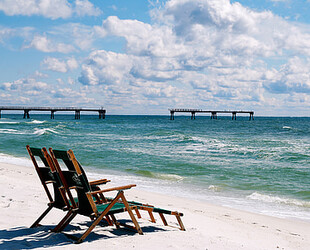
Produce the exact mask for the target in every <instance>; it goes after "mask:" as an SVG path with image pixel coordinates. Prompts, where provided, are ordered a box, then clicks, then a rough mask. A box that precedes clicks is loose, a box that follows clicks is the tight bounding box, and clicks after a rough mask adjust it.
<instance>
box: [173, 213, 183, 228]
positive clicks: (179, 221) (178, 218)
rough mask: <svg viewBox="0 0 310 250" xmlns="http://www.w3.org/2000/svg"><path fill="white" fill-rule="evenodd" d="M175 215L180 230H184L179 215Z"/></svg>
mask: <svg viewBox="0 0 310 250" xmlns="http://www.w3.org/2000/svg"><path fill="white" fill-rule="evenodd" d="M175 217H177V220H178V223H179V225H180V229H181V230H182V231H185V227H184V225H183V222H182V220H181V217H180V215H176V216H175Z"/></svg>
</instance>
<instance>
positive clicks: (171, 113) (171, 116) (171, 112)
mask: <svg viewBox="0 0 310 250" xmlns="http://www.w3.org/2000/svg"><path fill="white" fill-rule="evenodd" d="M170 120H174V112H173V111H170Z"/></svg>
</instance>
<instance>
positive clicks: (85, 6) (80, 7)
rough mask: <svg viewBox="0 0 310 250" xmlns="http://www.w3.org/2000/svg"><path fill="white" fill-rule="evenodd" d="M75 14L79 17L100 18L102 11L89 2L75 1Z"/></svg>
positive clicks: (84, 0) (83, 0)
mask: <svg viewBox="0 0 310 250" xmlns="http://www.w3.org/2000/svg"><path fill="white" fill-rule="evenodd" d="M75 12H76V13H77V15H78V16H99V15H101V14H102V11H101V10H100V9H99V8H96V7H94V5H93V4H92V3H91V2H89V1H88V0H76V1H75Z"/></svg>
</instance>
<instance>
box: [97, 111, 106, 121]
mask: <svg viewBox="0 0 310 250" xmlns="http://www.w3.org/2000/svg"><path fill="white" fill-rule="evenodd" d="M98 113H99V119H105V110H99V111H98Z"/></svg>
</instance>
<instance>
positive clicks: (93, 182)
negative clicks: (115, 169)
mask: <svg viewBox="0 0 310 250" xmlns="http://www.w3.org/2000/svg"><path fill="white" fill-rule="evenodd" d="M110 181H111V180H108V179H101V180H96V181H90V182H89V184H90V185H91V186H96V185H101V184H106V183H107V182H110Z"/></svg>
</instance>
